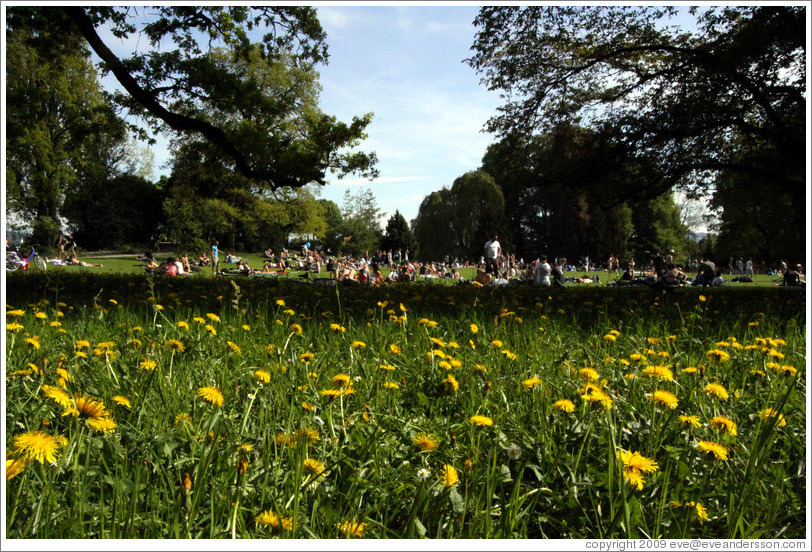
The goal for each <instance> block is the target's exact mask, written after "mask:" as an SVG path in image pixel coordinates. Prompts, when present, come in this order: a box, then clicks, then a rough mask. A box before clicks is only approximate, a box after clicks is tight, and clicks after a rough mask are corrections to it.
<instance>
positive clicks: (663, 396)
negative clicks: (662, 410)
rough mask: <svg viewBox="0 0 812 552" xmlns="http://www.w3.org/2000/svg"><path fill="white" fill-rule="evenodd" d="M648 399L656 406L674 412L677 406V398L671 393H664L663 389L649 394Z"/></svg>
mask: <svg viewBox="0 0 812 552" xmlns="http://www.w3.org/2000/svg"><path fill="white" fill-rule="evenodd" d="M649 398H650V399H651V400H652V401H654V403H655V404H657V405H658V406H664V407H667V408H670V409H671V410H674V409H675V408H676V407H677V404H679V401H678V400H677V397H675V396H674V394H673V393H670V392H668V391H665V390H664V389H658V390H657V391H655V392H654V393H651V394H650V395H649Z"/></svg>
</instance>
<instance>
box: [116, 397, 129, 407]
mask: <svg viewBox="0 0 812 552" xmlns="http://www.w3.org/2000/svg"><path fill="white" fill-rule="evenodd" d="M113 402H114V403H116V404H117V405H120V406H124V407H126V408H132V404H131V403H130V399H128V398H127V397H125V396H123V395H115V396H114V397H113Z"/></svg>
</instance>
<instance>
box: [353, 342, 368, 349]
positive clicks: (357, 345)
mask: <svg viewBox="0 0 812 552" xmlns="http://www.w3.org/2000/svg"><path fill="white" fill-rule="evenodd" d="M366 346H367V344H366V343H364V342H363V341H353V342H352V344H351V345H350V347H352V348H353V349H363V348H365V347H366Z"/></svg>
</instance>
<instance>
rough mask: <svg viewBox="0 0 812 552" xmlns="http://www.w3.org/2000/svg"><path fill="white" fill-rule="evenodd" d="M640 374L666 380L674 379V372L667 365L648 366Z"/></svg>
mask: <svg viewBox="0 0 812 552" xmlns="http://www.w3.org/2000/svg"><path fill="white" fill-rule="evenodd" d="M640 376H642V377H644V378H656V379H660V380H664V381H674V373H673V372H672V371H671V370H670V369H669V368H667V367H665V366H647V367H646V368H644V369H643V371H642V372H640Z"/></svg>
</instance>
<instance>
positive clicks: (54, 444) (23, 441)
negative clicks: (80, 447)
mask: <svg viewBox="0 0 812 552" xmlns="http://www.w3.org/2000/svg"><path fill="white" fill-rule="evenodd" d="M67 442H68V440H67V439H65V437H63V436H61V435H51V434H49V433H45V432H44V431H29V432H27V433H23V434H21V435H16V436H15V437H14V439H13V440H12V443H13V445H12V450H13V452H14V454H15V455H17V456H18V457H21V458H23V459H25V460H28V461H37V462H39V463H40V464H44V463H45V462H48V463H49V464H55V463H56V456H57V454H58V453H59V449H60V448H62V447H63V446H65V445H66V444H67ZM6 467H7V468H8V465H6Z"/></svg>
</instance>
